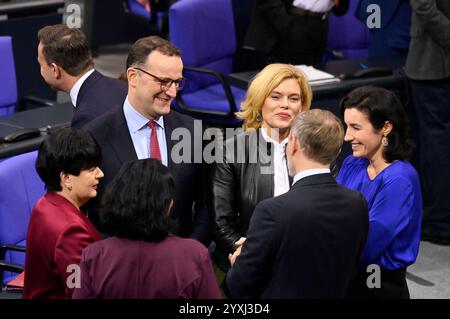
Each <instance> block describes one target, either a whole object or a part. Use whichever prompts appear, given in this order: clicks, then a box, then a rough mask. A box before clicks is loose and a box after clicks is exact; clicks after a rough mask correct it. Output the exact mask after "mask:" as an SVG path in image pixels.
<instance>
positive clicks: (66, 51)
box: [38, 24, 94, 76]
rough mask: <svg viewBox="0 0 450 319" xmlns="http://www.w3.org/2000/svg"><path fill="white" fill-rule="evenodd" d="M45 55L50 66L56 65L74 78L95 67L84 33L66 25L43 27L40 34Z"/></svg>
mask: <svg viewBox="0 0 450 319" xmlns="http://www.w3.org/2000/svg"><path fill="white" fill-rule="evenodd" d="M38 40H39V42H40V43H41V44H42V45H43V55H44V57H45V60H46V62H47V64H48V65H50V64H52V63H55V64H56V65H58V66H59V67H61V68H62V69H64V71H66V72H67V73H68V74H70V75H72V76H77V75H80V74H81V73H83V71H85V70H86V69H88V68H89V67H92V66H93V65H94V62H93V60H92V56H91V50H90V49H89V45H88V43H87V40H86V36H85V35H84V33H83V32H82V31H81V30H79V29H76V28H69V27H68V26H67V25H65V24H55V25H49V26H46V27H43V28H42V29H40V30H39V32H38Z"/></svg>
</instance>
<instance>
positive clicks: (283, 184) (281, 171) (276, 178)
mask: <svg viewBox="0 0 450 319" xmlns="http://www.w3.org/2000/svg"><path fill="white" fill-rule="evenodd" d="M261 135H262V137H263V138H264V140H265V141H266V142H268V143H271V144H272V153H273V155H274V157H273V161H274V163H273V164H274V165H273V167H274V174H273V186H274V187H273V196H278V195H281V194H284V193H286V192H287V191H289V174H288V169H287V163H286V145H287V142H288V139H287V138H285V139H284V140H283V141H282V142H281V143H278V142H277V141H275V140H274V139H272V138H271V137H270V136H269V135H267V133H266V130H265V129H264V128H261Z"/></svg>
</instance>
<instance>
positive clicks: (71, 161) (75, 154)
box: [36, 128, 102, 192]
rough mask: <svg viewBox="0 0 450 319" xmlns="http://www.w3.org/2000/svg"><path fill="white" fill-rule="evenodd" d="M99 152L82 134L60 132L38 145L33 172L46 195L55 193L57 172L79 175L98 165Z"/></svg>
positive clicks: (58, 182) (79, 132) (86, 136)
mask: <svg viewBox="0 0 450 319" xmlns="http://www.w3.org/2000/svg"><path fill="white" fill-rule="evenodd" d="M101 159H102V158H101V151H100V147H99V146H98V144H97V142H95V140H94V139H93V138H92V137H91V136H90V135H89V134H88V133H86V132H83V131H78V130H73V129H69V128H67V129H62V130H60V131H58V132H56V133H53V134H51V135H50V136H48V137H47V138H46V139H45V140H44V141H43V142H42V144H41V145H40V147H39V152H38V156H37V159H36V171H37V173H38V174H39V177H40V178H41V179H42V181H43V182H44V183H45V187H46V188H47V189H48V190H49V191H54V192H58V191H60V190H62V187H61V177H60V174H61V172H65V173H68V174H72V175H75V176H78V175H80V172H81V171H82V170H86V169H90V168H92V167H97V166H99V165H100V161H101Z"/></svg>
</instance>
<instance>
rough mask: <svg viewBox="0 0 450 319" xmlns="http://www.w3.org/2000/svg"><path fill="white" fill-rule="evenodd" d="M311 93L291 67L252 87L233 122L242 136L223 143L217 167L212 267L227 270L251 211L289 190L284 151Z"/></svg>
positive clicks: (276, 68) (262, 75)
mask: <svg viewBox="0 0 450 319" xmlns="http://www.w3.org/2000/svg"><path fill="white" fill-rule="evenodd" d="M311 98H312V93H311V87H310V86H309V84H308V81H307V80H306V78H305V76H304V74H303V73H302V72H301V71H299V70H298V69H296V68H295V67H294V66H292V65H289V64H270V65H268V66H267V67H265V68H264V69H263V70H262V71H261V72H259V73H258V74H257V75H256V77H255V78H254V79H253V81H252V83H251V84H250V86H249V88H248V91H247V97H246V100H245V101H244V102H243V103H242V105H241V112H238V113H236V115H237V117H238V118H240V119H242V120H244V124H243V127H242V128H243V131H242V132H240V133H239V134H236V135H234V136H233V137H231V138H229V139H227V140H226V141H225V143H224V154H225V155H224V158H223V163H215V165H214V168H213V171H212V179H211V183H212V187H211V189H210V190H211V192H212V193H211V194H209V195H210V196H209V198H210V201H209V206H210V211H211V212H212V213H213V215H214V216H213V218H212V220H213V234H214V241H215V243H216V250H215V253H214V261H215V264H216V266H218V267H219V268H220V270H222V271H226V270H227V269H228V268H229V262H228V254H230V253H233V252H234V250H235V249H237V248H239V247H240V246H241V245H242V244H243V242H244V240H245V234H246V232H247V228H248V224H249V221H250V218H251V215H252V213H253V210H254V208H255V206H256V205H257V204H258V203H259V202H260V201H262V200H264V199H266V198H270V197H273V196H277V195H280V194H282V193H284V192H287V191H288V190H289V187H290V184H291V182H292V181H291V180H290V177H289V175H288V169H287V164H286V157H285V152H284V150H285V147H286V143H287V136H288V134H289V130H290V126H291V122H292V120H293V119H294V117H295V115H296V114H297V113H298V112H301V111H306V110H308V109H309V107H310V105H311Z"/></svg>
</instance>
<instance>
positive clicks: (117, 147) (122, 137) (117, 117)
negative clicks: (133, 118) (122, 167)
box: [108, 108, 138, 164]
mask: <svg viewBox="0 0 450 319" xmlns="http://www.w3.org/2000/svg"><path fill="white" fill-rule="evenodd" d="M108 130H109V132H108V133H109V134H108V136H110V137H111V138H110V139H109V141H108V142H109V143H110V145H111V147H112V148H113V150H114V152H115V153H116V155H117V157H118V158H119V159H120V161H121V162H122V164H123V163H125V162H128V161H132V160H137V159H138V157H137V154H136V150H135V149H134V145H133V141H132V139H131V136H130V132H129V130H128V126H127V122H126V120H125V115H124V113H123V108H118V109H117V111H116V112H115V113H114V117H112V121H111V122H110V123H108Z"/></svg>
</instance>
